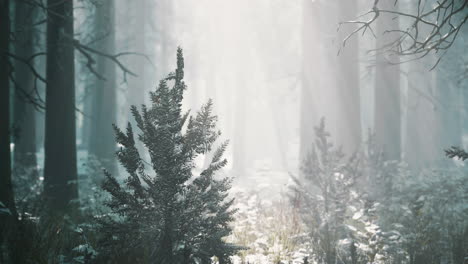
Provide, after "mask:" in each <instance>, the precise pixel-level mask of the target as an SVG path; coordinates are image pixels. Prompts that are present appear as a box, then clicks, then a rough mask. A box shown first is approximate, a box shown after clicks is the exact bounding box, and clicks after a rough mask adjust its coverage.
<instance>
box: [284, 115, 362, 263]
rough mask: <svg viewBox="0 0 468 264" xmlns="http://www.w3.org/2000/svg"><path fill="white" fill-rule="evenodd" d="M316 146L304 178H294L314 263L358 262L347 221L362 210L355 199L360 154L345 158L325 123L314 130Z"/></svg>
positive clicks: (305, 167)
mask: <svg viewBox="0 0 468 264" xmlns="http://www.w3.org/2000/svg"><path fill="white" fill-rule="evenodd" d="M315 136H316V140H315V144H313V146H312V148H311V151H310V153H309V154H308V155H307V156H306V157H305V159H304V161H303V164H302V166H301V172H302V175H301V176H302V177H301V178H299V179H297V178H293V180H294V181H295V183H296V184H295V185H294V186H292V189H293V193H294V194H295V196H294V198H295V199H299V202H300V204H301V206H300V208H299V212H300V214H301V216H302V218H303V221H304V223H305V225H306V228H307V229H308V232H309V234H310V238H311V241H310V243H311V244H310V246H311V248H312V252H313V255H312V256H311V261H315V262H317V263H325V264H334V263H337V261H338V259H341V260H343V261H345V262H349V263H355V262H356V261H357V258H358V256H357V255H356V253H357V252H356V248H355V241H354V238H353V234H352V232H350V231H349V230H348V229H349V228H348V227H347V224H346V221H347V219H348V218H350V215H352V214H353V213H354V211H356V209H357V208H359V201H358V199H357V197H354V196H355V195H353V191H354V192H355V193H357V188H356V186H355V185H356V184H357V182H358V180H359V178H360V177H361V175H362V173H361V171H362V168H361V160H360V157H359V155H358V154H357V153H356V154H353V155H352V156H351V157H349V158H346V157H345V154H344V153H343V152H342V150H341V147H335V146H334V145H333V143H332V142H331V141H330V140H329V138H330V133H329V132H327V131H326V129H325V120H324V118H322V119H321V121H320V125H319V126H317V127H315Z"/></svg>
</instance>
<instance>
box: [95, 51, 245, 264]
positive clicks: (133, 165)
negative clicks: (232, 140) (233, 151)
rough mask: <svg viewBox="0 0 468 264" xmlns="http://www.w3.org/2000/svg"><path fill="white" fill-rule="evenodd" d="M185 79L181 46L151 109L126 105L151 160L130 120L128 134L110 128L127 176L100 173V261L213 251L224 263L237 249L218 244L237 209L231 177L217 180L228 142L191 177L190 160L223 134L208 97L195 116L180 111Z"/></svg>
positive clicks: (173, 258)
mask: <svg viewBox="0 0 468 264" xmlns="http://www.w3.org/2000/svg"><path fill="white" fill-rule="evenodd" d="M183 78H184V59H183V55H182V50H181V49H178V51H177V69H176V71H175V72H174V73H171V74H169V75H168V77H166V78H165V79H163V80H162V81H160V84H159V87H158V89H157V90H156V91H155V92H151V93H150V96H151V102H152V104H151V107H147V106H145V105H142V107H141V111H139V110H137V108H136V107H135V106H132V108H131V111H132V114H133V116H134V118H135V121H136V124H137V126H138V128H139V129H140V131H141V133H140V134H139V135H138V139H139V140H140V141H141V142H142V144H143V146H144V147H145V149H147V151H148V153H149V157H150V162H146V161H144V160H143V159H142V155H140V153H139V150H138V149H137V147H136V144H135V139H134V131H133V128H132V126H131V125H130V124H128V126H127V129H126V132H123V131H121V130H120V129H118V128H117V127H115V126H114V128H115V132H116V138H117V142H118V144H120V146H121V148H120V150H118V151H117V157H118V159H119V161H120V163H121V164H122V165H123V167H125V169H126V171H127V172H128V178H127V179H126V180H125V183H124V184H122V183H120V182H119V181H118V180H117V179H116V178H115V177H113V176H112V175H111V174H110V173H108V172H105V175H106V179H105V181H104V183H103V185H102V188H103V189H104V190H105V191H107V192H108V193H109V194H110V197H111V199H110V200H109V201H108V202H107V206H108V207H109V208H110V209H111V212H112V213H111V214H110V215H106V216H104V217H101V218H100V219H99V222H100V226H101V231H102V232H103V236H104V237H103V239H102V243H101V246H102V247H101V252H100V255H101V258H102V259H101V261H105V259H106V260H107V261H111V262H112V263H117V262H123V263H130V261H132V262H133V263H210V262H211V260H210V259H211V257H213V256H216V257H217V258H218V259H219V260H220V263H228V262H229V256H231V255H233V254H235V253H236V251H237V250H239V248H238V247H236V246H234V245H231V244H228V243H226V242H224V241H223V237H225V236H227V235H229V234H230V233H231V228H230V227H229V222H231V221H232V220H233V214H234V213H235V209H232V203H233V199H230V198H228V191H229V189H230V185H231V181H230V179H229V178H222V179H216V178H215V174H216V172H217V171H219V170H220V169H221V168H223V167H224V166H225V165H226V160H225V159H223V153H224V151H225V150H226V146H227V142H226V143H224V144H221V146H220V147H219V148H218V149H217V150H215V151H214V154H213V157H212V160H211V163H210V165H209V166H208V167H207V168H206V169H205V170H203V171H202V172H201V174H200V175H194V174H193V169H194V167H195V164H194V160H195V158H196V157H197V156H198V155H202V154H206V153H208V152H209V151H211V148H212V146H213V143H214V142H215V140H216V139H217V138H218V137H219V136H220V132H219V131H217V130H216V121H217V117H216V116H214V115H212V102H211V100H210V101H208V103H207V104H206V105H204V106H203V107H202V108H201V110H200V111H199V112H198V113H197V115H196V116H195V117H191V116H190V115H189V113H188V112H187V113H182V109H181V106H182V98H183V93H184V91H185V89H186V85H185V83H184V80H183ZM170 85H171V86H172V88H170ZM147 167H149V168H150V169H151V170H152V173H150V172H149V171H148V170H147V169H148V168H147Z"/></svg>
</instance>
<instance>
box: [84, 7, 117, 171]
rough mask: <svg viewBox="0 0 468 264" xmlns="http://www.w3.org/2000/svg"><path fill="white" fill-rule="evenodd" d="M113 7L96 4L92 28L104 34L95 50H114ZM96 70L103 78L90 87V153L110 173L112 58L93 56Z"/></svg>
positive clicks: (113, 98)
mask: <svg viewBox="0 0 468 264" xmlns="http://www.w3.org/2000/svg"><path fill="white" fill-rule="evenodd" d="M114 12H115V10H114V1H113V0H104V1H102V2H101V4H100V5H99V6H97V7H96V31H97V33H98V35H99V36H106V37H105V38H103V39H102V40H100V41H99V42H98V43H97V50H102V51H106V52H107V53H110V54H114V52H115V24H114V21H115V13H114ZM97 72H98V73H99V74H100V75H101V76H103V77H104V78H105V79H97V80H96V84H95V87H94V91H93V94H94V98H93V100H94V102H93V111H92V124H91V126H92V129H91V134H90V135H89V136H90V139H89V142H90V147H89V150H90V152H91V153H92V154H93V155H94V156H95V157H96V158H97V159H98V160H99V161H100V162H101V164H102V166H103V167H104V168H105V169H107V170H108V171H109V172H111V173H113V174H114V173H116V171H117V170H116V168H117V166H116V157H115V150H116V147H115V146H116V143H115V139H114V130H113V128H112V124H115V123H116V111H117V110H116V104H117V95H116V73H115V65H114V63H113V62H112V61H110V60H108V59H106V58H104V57H102V56H100V57H98V58H97Z"/></svg>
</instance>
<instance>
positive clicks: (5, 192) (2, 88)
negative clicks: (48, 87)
mask: <svg viewBox="0 0 468 264" xmlns="http://www.w3.org/2000/svg"><path fill="white" fill-rule="evenodd" d="M9 4H10V1H9V0H0V162H1V163H0V202H1V203H2V204H3V205H2V206H1V207H3V206H5V207H6V208H7V209H9V211H10V212H9V213H6V212H4V211H3V210H2V212H0V262H2V263H3V262H4V261H5V262H6V261H8V260H7V259H6V258H7V256H8V254H7V253H6V252H3V250H4V249H6V247H5V246H4V245H5V244H4V243H7V244H6V246H14V245H11V244H10V245H9V244H8V241H6V240H7V239H9V238H10V237H11V234H12V233H11V232H13V230H14V222H15V221H14V220H15V218H16V207H15V200H14V198H13V186H12V183H11V152H10V85H9V77H10V71H11V67H10V62H9V59H8V55H7V54H6V53H7V52H8V50H9V45H10V13H9V12H10V10H9V8H10V7H9Z"/></svg>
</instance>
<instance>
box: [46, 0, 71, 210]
mask: <svg viewBox="0 0 468 264" xmlns="http://www.w3.org/2000/svg"><path fill="white" fill-rule="evenodd" d="M47 8H48V14H47V65H46V79H47V91H46V125H45V143H44V149H45V153H44V154H45V162H44V194H45V197H46V199H47V202H48V204H49V209H50V210H51V211H52V212H54V213H55V212H56V213H58V214H60V213H65V212H70V213H73V210H72V208H75V206H71V207H70V206H69V205H70V201H71V200H73V199H77V198H78V189H77V182H76V181H77V165H76V131H75V83H74V82H75V66H74V50H73V1H63V0H49V1H48V2H47Z"/></svg>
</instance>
